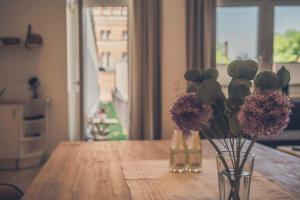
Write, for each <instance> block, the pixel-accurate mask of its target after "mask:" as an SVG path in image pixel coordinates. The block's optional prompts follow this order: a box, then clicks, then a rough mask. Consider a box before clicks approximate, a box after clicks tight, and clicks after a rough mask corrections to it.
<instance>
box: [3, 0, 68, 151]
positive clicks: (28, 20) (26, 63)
mask: <svg viewBox="0 0 300 200" xmlns="http://www.w3.org/2000/svg"><path fill="white" fill-rule="evenodd" d="M28 24H32V26H33V32H35V33H38V34H40V35H42V37H43V38H44V44H43V46H42V47H41V48H40V49H32V50H28V49H25V48H24V47H23V46H17V47H4V46H0V88H2V87H5V88H7V93H6V94H5V95H4V97H5V98H18V99H20V98H21V99H28V98H29V97H30V93H29V92H28V89H27V79H28V78H30V77H31V76H33V75H36V76H38V77H39V78H40V80H41V83H42V95H43V97H46V98H50V99H51V106H50V119H49V125H50V126H49V149H50V150H53V149H54V148H55V146H56V145H57V144H58V143H59V142H60V141H62V140H66V139H67V138H68V121H67V115H68V110H67V109H68V105H67V52H66V6H65V0H1V1H0V37H3V36H17V37H21V38H22V42H24V39H25V36H26V31H27V25H28Z"/></svg>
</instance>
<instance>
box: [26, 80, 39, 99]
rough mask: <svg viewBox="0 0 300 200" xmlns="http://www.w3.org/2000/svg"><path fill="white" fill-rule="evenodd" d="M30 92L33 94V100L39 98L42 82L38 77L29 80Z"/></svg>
mask: <svg viewBox="0 0 300 200" xmlns="http://www.w3.org/2000/svg"><path fill="white" fill-rule="evenodd" d="M27 83H28V85H29V90H30V91H31V92H32V97H31V98H32V99H38V98H39V87H40V81H39V79H38V78H37V77H32V78H30V79H29V80H28V82H27Z"/></svg>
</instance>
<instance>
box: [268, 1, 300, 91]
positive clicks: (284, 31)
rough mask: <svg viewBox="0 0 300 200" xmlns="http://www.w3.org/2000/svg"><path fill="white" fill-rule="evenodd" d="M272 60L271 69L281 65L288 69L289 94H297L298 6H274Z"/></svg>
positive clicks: (299, 53) (299, 80) (299, 62)
mask: <svg viewBox="0 0 300 200" xmlns="http://www.w3.org/2000/svg"><path fill="white" fill-rule="evenodd" d="M273 61H274V65H273V71H278V70H279V69H280V67H281V66H282V65H284V66H285V67H286V68H287V69H288V70H289V71H290V73H291V80H290V95H291V96H293V95H299V93H300V89H299V84H300V76H299V74H300V6H275V10H274V46H273Z"/></svg>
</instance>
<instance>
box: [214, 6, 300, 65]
mask: <svg viewBox="0 0 300 200" xmlns="http://www.w3.org/2000/svg"><path fill="white" fill-rule="evenodd" d="M293 5H294V6H300V1H299V0H218V2H217V7H247V6H257V7H258V22H257V24H258V27H257V30H258V33H257V48H258V49H257V60H258V63H259V66H260V69H262V70H272V66H273V40H274V19H275V18H274V11H275V6H293Z"/></svg>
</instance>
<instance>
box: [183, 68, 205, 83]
mask: <svg viewBox="0 0 300 200" xmlns="http://www.w3.org/2000/svg"><path fill="white" fill-rule="evenodd" d="M184 78H185V80H187V81H192V82H202V81H203V73H202V72H201V71H198V70H190V71H187V72H185V74H184Z"/></svg>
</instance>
